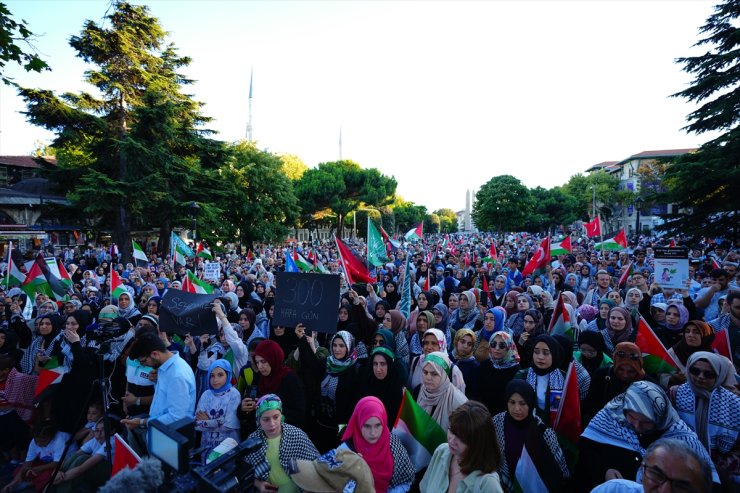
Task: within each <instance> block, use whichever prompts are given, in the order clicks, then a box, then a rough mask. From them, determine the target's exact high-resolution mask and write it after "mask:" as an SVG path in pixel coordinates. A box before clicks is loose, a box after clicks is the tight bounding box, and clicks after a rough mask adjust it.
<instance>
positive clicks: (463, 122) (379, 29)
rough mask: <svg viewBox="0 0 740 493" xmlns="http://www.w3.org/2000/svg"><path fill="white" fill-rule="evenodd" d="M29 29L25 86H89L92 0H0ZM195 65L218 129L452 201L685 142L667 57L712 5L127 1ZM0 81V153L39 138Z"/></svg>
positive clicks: (686, 52) (686, 0)
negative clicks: (500, 180) (30, 61)
mask: <svg viewBox="0 0 740 493" xmlns="http://www.w3.org/2000/svg"><path fill="white" fill-rule="evenodd" d="M4 1H5V2H6V4H7V6H8V8H9V9H10V11H11V13H12V14H13V16H14V18H15V19H24V20H26V21H27V23H28V27H29V29H30V30H31V31H33V32H34V33H36V34H38V35H39V37H38V38H37V39H36V40H35V42H34V46H35V48H36V49H37V50H38V52H39V54H40V56H41V57H42V58H43V59H44V60H45V61H46V62H47V63H48V64H49V65H50V66H51V68H52V71H51V72H44V73H42V74H35V73H33V74H27V73H25V72H23V70H21V69H20V68H18V67H15V66H8V67H7V70H6V73H7V75H10V76H13V77H15V79H16V81H17V82H18V83H19V84H21V85H22V86H25V87H34V88H43V89H50V90H53V91H55V92H57V93H62V92H66V91H72V92H78V91H82V90H85V91H92V90H93V88H92V86H89V85H87V84H86V83H85V82H84V80H83V77H84V71H85V70H86V69H88V68H90V67H88V66H86V65H85V64H84V63H83V62H82V61H81V60H80V59H78V58H76V54H75V52H74V50H73V49H72V48H71V47H70V46H69V44H68V40H69V37H70V36H72V35H75V34H79V33H80V31H81V29H82V26H83V24H84V22H85V21H86V20H88V19H90V20H93V21H95V22H97V23H100V22H103V21H104V16H105V14H106V11H107V9H108V5H109V4H108V2H107V1H103V0H84V1H70V0H4ZM132 3H136V4H142V3H143V4H146V5H148V6H149V8H150V10H151V13H152V15H154V16H156V17H157V18H159V20H160V22H161V24H162V26H163V27H164V29H165V30H167V31H168V33H169V36H168V41H170V42H172V43H174V44H175V46H177V48H178V49H179V52H180V54H181V55H186V56H189V57H191V58H192V59H193V61H192V63H191V65H190V66H189V67H188V68H187V69H186V70H185V71H184V72H185V74H186V75H187V76H188V77H190V78H191V79H194V80H195V81H196V83H195V84H194V85H193V86H191V87H189V88H188V90H187V91H186V92H188V93H190V94H192V95H193V96H194V98H195V99H196V100H199V101H201V102H203V103H205V106H204V108H203V113H204V114H205V115H206V116H208V117H211V118H213V121H212V122H211V123H210V124H209V125H208V127H209V128H211V129H213V130H216V131H217V132H218V134H217V135H216V138H219V139H222V140H225V141H236V140H239V139H243V138H245V136H246V124H247V120H248V93H249V80H250V70H253V73H254V86H253V89H254V91H253V103H252V105H253V112H252V114H253V116H252V121H253V138H254V139H255V140H256V141H257V145H258V146H259V147H260V148H263V149H268V150H270V151H271V152H276V153H289V154H295V155H298V156H299V157H300V158H301V159H302V160H303V161H304V162H305V163H306V164H307V165H308V166H310V167H313V166H316V165H317V164H318V163H321V162H327V161H334V160H337V159H339V157H340V149H339V136H340V129H341V135H342V152H341V157H342V158H344V159H351V160H353V161H355V162H357V163H359V164H360V165H361V166H363V167H368V168H369V167H374V168H378V169H379V170H380V171H381V172H382V173H385V174H387V175H393V176H395V178H396V180H397V181H398V190H397V192H398V194H399V195H400V196H402V197H403V198H404V199H406V200H410V201H412V202H415V203H417V204H421V205H425V206H426V207H427V209H428V210H429V211H433V210H436V209H439V208H443V207H444V208H450V209H453V210H461V209H463V208H464V207H465V194H466V190H471V191H475V190H477V189H479V188H480V187H481V186H482V185H483V184H485V183H486V182H487V181H488V180H490V179H491V178H492V177H494V176H497V175H502V174H510V175H513V176H515V177H516V178H518V179H519V180H521V181H522V182H523V183H524V184H525V185H526V186H528V187H536V186H542V187H545V188H552V187H554V186H557V185H562V184H564V183H565V182H567V180H568V178H569V177H570V176H572V175H574V174H576V173H582V172H584V171H585V170H586V169H588V168H589V167H590V166H591V165H593V164H595V163H599V162H602V161H619V160H622V159H625V158H627V157H629V156H631V155H633V154H637V153H639V152H642V151H646V150H657V149H675V148H691V147H698V146H700V145H701V144H702V143H704V142H706V141H707V140H709V139H710V138H712V135H711V134H704V135H698V136H697V135H693V134H687V133H686V132H685V131H683V130H681V129H682V127H684V126H685V125H686V115H687V114H688V113H690V112H691V111H692V110H693V109H695V106H693V105H692V104H690V103H687V102H686V101H685V100H683V99H680V98H671V97H670V95H671V94H674V93H676V92H678V91H680V90H682V89H684V88H685V87H687V86H688V84H689V83H690V82H691V77H690V75H688V74H686V73H684V72H682V70H681V68H682V66H681V65H679V64H676V63H675V59H676V58H678V57H682V56H691V55H697V54H700V53H701V51H699V49H697V48H692V45H693V44H694V43H696V41H697V40H698V39H699V37H698V36H699V33H698V28H699V27H700V26H701V25H702V24H703V23H704V21H705V20H706V18H707V17H708V16H709V15H710V14H711V12H712V7H713V5H714V3H715V2H713V1H699V0H682V1H669V0H660V1H638V0H620V1H601V0H590V1H588V0H579V1H559V0H547V1H534V0H523V1H472V2H463V1H454V2H452V1H441V0H439V1H422V0H417V1H408V2H403V1H398V2H395V1H390V0H374V1H364V2H363V1H339V0H335V1H325V2H316V1H309V0H305V1H294V2H291V1H244V0H232V1H215V0H211V1H205V0H150V1H149V2H139V1H134V2H132ZM24 109H25V106H24V103H23V101H22V99H20V98H19V97H18V96H17V95H16V93H15V91H14V90H13V89H11V88H9V87H6V86H0V155H27V154H30V153H31V152H32V151H33V149H34V148H36V147H37V142H38V141H41V142H43V143H49V142H50V141H51V140H52V139H53V137H54V136H53V134H51V133H49V132H47V131H45V130H43V129H41V128H38V127H35V126H33V125H31V124H29V123H28V122H26V120H25V117H24V116H23V115H22V114H21V113H20V112H22V111H24Z"/></svg>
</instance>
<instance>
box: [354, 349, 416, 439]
mask: <svg viewBox="0 0 740 493" xmlns="http://www.w3.org/2000/svg"><path fill="white" fill-rule="evenodd" d="M383 347H384V348H385V349H386V350H387V352H388V353H393V351H392V349H391V348H388V347H386V346H383ZM376 349H377V348H376ZM387 352H386V351H382V350H380V351H375V350H374V351H373V353H371V355H370V360H369V361H368V363H367V364H366V365H364V366H363V367H362V370H361V380H362V383H363V385H362V386H361V388H363V389H365V390H364V392H363V394H364V395H363V397H366V396H369V395H371V396H374V397H377V398H378V399H380V401H381V402H382V403H383V406H385V412H386V414H387V415H388V416H392V417H393V419H395V416H396V415H397V414H398V410H399V408H400V407H401V399H402V397H403V387H404V383H405V379H404V378H403V376H402V375H401V371H400V370H399V368H398V365H397V362H396V361H395V357H394V358H391V356H390V355H389V354H387ZM379 357H382V358H383V359H384V360H385V362H386V364H387V365H388V366H387V368H388V374H387V375H386V376H385V378H384V379H383V380H378V378H377V377H376V376H375V373H374V372H373V360H374V359H375V358H379ZM393 419H389V420H388V428H389V429H392V428H393Z"/></svg>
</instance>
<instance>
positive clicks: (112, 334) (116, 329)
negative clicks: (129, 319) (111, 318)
mask: <svg viewBox="0 0 740 493" xmlns="http://www.w3.org/2000/svg"><path fill="white" fill-rule="evenodd" d="M127 331H128V327H121V326H120V325H118V324H117V323H116V322H105V323H103V324H100V325H91V326H90V327H88V328H87V330H86V331H85V335H86V336H87V338H88V340H91V341H99V342H104V341H109V340H111V339H115V338H117V337H120V336H122V335H124V334H125V333H126V332H127Z"/></svg>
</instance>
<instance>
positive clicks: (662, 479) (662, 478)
mask: <svg viewBox="0 0 740 493" xmlns="http://www.w3.org/2000/svg"><path fill="white" fill-rule="evenodd" d="M642 470H643V474H644V475H645V478H646V479H647V480H648V481H650V482H651V483H653V484H655V485H657V486H662V485H663V484H665V483H669V484H670V485H671V490H672V491H674V492H675V493H692V492H693V491H694V487H693V486H692V485H691V483H689V482H688V481H684V480H682V479H672V478H669V477H668V476H666V475H665V473H664V472H663V471H661V470H660V468H658V467H656V466H649V465H647V464H643V465H642Z"/></svg>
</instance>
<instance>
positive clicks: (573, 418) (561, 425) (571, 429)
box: [552, 362, 583, 470]
mask: <svg viewBox="0 0 740 493" xmlns="http://www.w3.org/2000/svg"><path fill="white" fill-rule="evenodd" d="M552 422H553V423H554V424H553V425H552V429H553V430H554V431H555V433H556V434H557V435H558V442H559V443H560V447H561V448H562V449H563V453H564V454H565V457H566V459H567V462H568V466H569V467H571V470H573V469H574V466H575V464H576V462H577V461H578V439H579V438H580V436H581V433H582V432H583V429H582V427H581V397H580V391H579V390H578V375H577V372H576V366H575V363H574V362H571V363H570V365H569V366H568V371H567V373H566V374H565V385H564V386H563V393H562V395H561V398H560V406H559V407H558V411H557V414H556V415H555V418H554V419H553V420H552Z"/></svg>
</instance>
